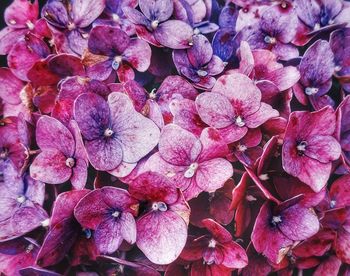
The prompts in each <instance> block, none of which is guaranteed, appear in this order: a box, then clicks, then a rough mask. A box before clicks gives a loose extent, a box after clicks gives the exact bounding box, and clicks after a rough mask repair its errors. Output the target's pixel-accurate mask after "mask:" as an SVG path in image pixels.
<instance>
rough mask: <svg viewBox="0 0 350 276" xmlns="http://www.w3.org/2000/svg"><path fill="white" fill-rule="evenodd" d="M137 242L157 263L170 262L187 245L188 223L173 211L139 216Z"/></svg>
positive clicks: (148, 256) (147, 255)
mask: <svg viewBox="0 0 350 276" xmlns="http://www.w3.org/2000/svg"><path fill="white" fill-rule="evenodd" d="M136 225H137V241H136V244H137V246H138V247H139V248H140V250H141V251H142V252H143V253H144V254H145V255H146V257H147V258H148V259H149V260H150V261H151V262H153V263H155V264H169V263H171V262H173V261H175V260H176V259H177V257H178V256H179V255H180V253H181V251H182V249H183V248H184V247H185V244H186V239H187V225H186V223H185V221H184V220H183V219H182V218H181V217H180V216H179V215H177V214H176V213H174V212H173V211H166V212H151V213H148V214H146V215H144V216H143V217H141V218H139V219H138V220H137V222H136Z"/></svg>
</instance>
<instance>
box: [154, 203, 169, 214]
mask: <svg viewBox="0 0 350 276" xmlns="http://www.w3.org/2000/svg"><path fill="white" fill-rule="evenodd" d="M152 210H153V211H161V212H165V211H167V210H168V207H167V206H166V204H165V203H164V202H162V201H158V202H153V204H152Z"/></svg>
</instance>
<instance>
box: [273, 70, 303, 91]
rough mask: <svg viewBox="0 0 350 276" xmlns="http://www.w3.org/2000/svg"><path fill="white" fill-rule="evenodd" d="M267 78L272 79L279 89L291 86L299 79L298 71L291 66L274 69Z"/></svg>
mask: <svg viewBox="0 0 350 276" xmlns="http://www.w3.org/2000/svg"><path fill="white" fill-rule="evenodd" d="M267 77H268V78H267V79H268V80H270V81H272V82H273V83H274V84H275V85H276V86H277V87H278V89H279V90H280V91H283V90H287V89H289V88H291V87H292V86H293V85H294V84H296V83H297V82H298V80H299V79H300V72H299V71H298V69H296V68H295V67H292V66H287V67H283V68H281V69H277V70H274V71H273V72H271V73H270V74H268V75H267Z"/></svg>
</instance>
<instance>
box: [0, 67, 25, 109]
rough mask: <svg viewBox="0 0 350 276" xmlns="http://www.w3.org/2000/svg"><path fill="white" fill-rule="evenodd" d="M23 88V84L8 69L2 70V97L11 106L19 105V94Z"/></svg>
mask: <svg viewBox="0 0 350 276" xmlns="http://www.w3.org/2000/svg"><path fill="white" fill-rule="evenodd" d="M22 88H23V82H22V81H21V80H19V79H17V78H16V77H15V75H14V74H13V73H12V72H11V71H10V69H8V68H0V91H1V92H0V97H1V99H2V100H3V101H5V102H7V103H9V104H14V105H16V104H19V103H21V99H20V98H19V93H20V92H21V90H22Z"/></svg>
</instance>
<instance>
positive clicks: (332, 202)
mask: <svg viewBox="0 0 350 276" xmlns="http://www.w3.org/2000/svg"><path fill="white" fill-rule="evenodd" d="M336 204H337V202H336V201H335V200H331V202H330V203H329V206H330V207H331V209H333V208H334V207H335V205H336Z"/></svg>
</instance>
